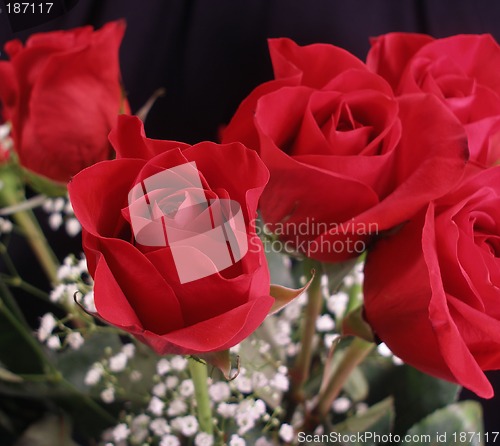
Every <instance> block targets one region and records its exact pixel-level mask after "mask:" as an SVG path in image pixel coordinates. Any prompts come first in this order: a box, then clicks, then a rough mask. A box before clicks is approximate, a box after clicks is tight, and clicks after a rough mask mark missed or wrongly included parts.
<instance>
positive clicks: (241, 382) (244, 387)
mask: <svg viewBox="0 0 500 446" xmlns="http://www.w3.org/2000/svg"><path fill="white" fill-rule="evenodd" d="M234 383H235V385H236V388H237V389H238V390H239V391H240V392H241V393H252V390H253V388H252V380H251V379H250V378H249V377H247V376H242V374H240V376H238V377H237V378H236V379H235V380H234Z"/></svg>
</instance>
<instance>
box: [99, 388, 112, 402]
mask: <svg viewBox="0 0 500 446" xmlns="http://www.w3.org/2000/svg"><path fill="white" fill-rule="evenodd" d="M101 399H102V400H103V401H104V402H105V403H108V404H111V403H112V402H113V401H114V400H115V389H114V387H111V386H109V387H106V388H105V389H104V390H103V391H102V392H101Z"/></svg>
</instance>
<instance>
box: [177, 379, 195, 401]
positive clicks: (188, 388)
mask: <svg viewBox="0 0 500 446" xmlns="http://www.w3.org/2000/svg"><path fill="white" fill-rule="evenodd" d="M179 393H180V394H181V396H183V397H184V398H189V397H190V396H192V395H193V394H194V384H193V381H192V380H191V379H185V380H184V381H182V382H181V385H180V386H179Z"/></svg>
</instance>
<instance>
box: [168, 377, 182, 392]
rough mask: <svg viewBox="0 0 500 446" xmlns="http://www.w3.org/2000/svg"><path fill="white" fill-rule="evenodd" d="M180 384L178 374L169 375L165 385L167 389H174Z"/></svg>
mask: <svg viewBox="0 0 500 446" xmlns="http://www.w3.org/2000/svg"><path fill="white" fill-rule="evenodd" d="M178 384H179V378H177V376H167V378H166V379H165V385H166V386H167V389H174V388H175V387H177V385H178Z"/></svg>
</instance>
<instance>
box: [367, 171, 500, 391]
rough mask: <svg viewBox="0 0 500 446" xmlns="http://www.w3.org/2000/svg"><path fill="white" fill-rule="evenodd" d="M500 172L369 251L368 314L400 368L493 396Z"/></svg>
mask: <svg viewBox="0 0 500 446" xmlns="http://www.w3.org/2000/svg"><path fill="white" fill-rule="evenodd" d="M499 287H500V168H498V167H494V168H491V169H488V170H483V171H481V172H479V173H478V174H476V175H474V176H472V177H471V178H469V179H467V180H466V181H464V183H463V184H461V185H460V186H459V187H458V188H457V190H455V191H454V192H452V193H450V194H448V195H447V196H445V197H443V198H441V199H439V200H437V201H435V202H431V203H430V205H429V206H428V208H427V210H426V211H425V212H422V213H421V214H420V215H419V216H418V217H417V218H415V219H413V220H412V221H411V222H409V223H408V224H406V225H405V226H404V227H403V228H402V229H401V230H400V231H399V232H398V233H397V234H395V235H392V236H389V237H387V238H386V239H381V240H380V241H379V242H378V243H377V244H376V245H375V247H374V249H373V250H372V251H369V253H368V257H367V261H366V266H365V283H364V298H365V310H366V311H365V314H366V319H367V321H368V322H369V323H370V325H371V326H372V328H373V329H374V331H375V333H376V334H377V335H378V336H379V337H380V339H382V340H383V341H384V342H385V343H387V345H388V346H389V347H390V348H391V350H392V351H393V352H394V353H395V354H396V355H397V356H399V357H401V358H402V359H403V360H404V361H405V362H407V363H409V364H411V365H413V366H414V367H416V368H418V369H421V370H423V371H424V372H427V373H429V374H431V375H435V376H438V377H440V378H444V379H447V380H450V381H454V382H456V383H459V384H461V385H463V386H465V387H467V388H469V389H471V390H472V391H474V392H476V393H477V394H478V395H479V396H481V397H485V398H488V397H491V396H493V390H492V387H491V385H490V383H489V382H488V380H487V379H486V377H485V375H484V373H483V372H482V371H483V370H492V369H500V291H499V290H500V288H499Z"/></svg>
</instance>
